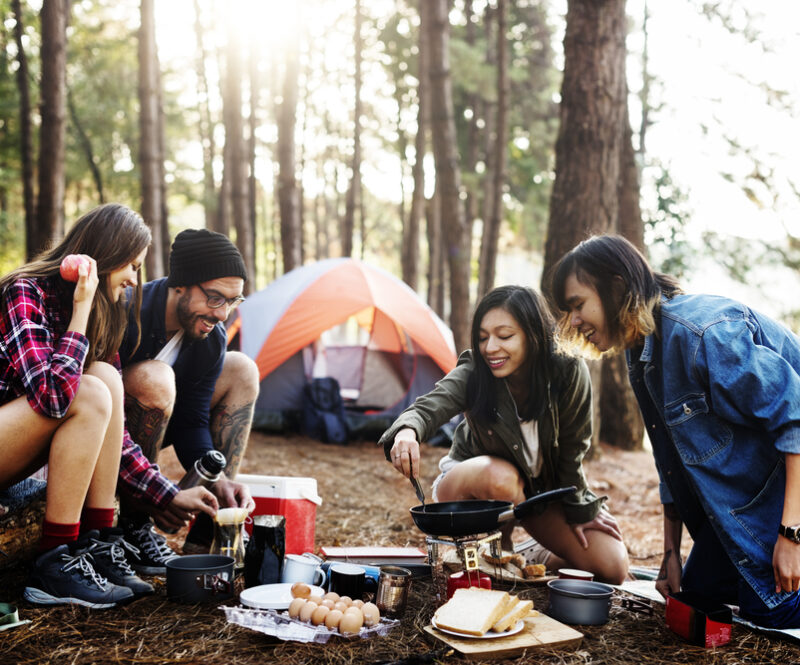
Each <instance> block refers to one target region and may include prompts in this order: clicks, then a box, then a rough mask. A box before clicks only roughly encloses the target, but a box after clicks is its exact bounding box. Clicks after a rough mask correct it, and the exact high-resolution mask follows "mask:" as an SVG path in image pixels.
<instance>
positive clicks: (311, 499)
mask: <svg viewBox="0 0 800 665" xmlns="http://www.w3.org/2000/svg"><path fill="white" fill-rule="evenodd" d="M236 481H237V482H240V483H244V484H245V485H247V486H248V487H249V488H250V494H251V495H252V497H253V500H254V501H255V502H256V507H255V510H253V515H254V516H256V515H283V516H284V517H285V518H286V545H285V550H286V554H303V552H313V551H314V532H315V529H316V522H317V506H319V505H320V504H322V499H321V498H320V496H319V495H318V494H317V481H316V480H315V479H314V478H292V477H288V476H258V475H247V474H241V473H240V474H238V475H237V476H236ZM245 529H246V530H247V531H248V532H249V533H252V524H250V523H247V524H245Z"/></svg>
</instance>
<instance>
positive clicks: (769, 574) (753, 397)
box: [626, 295, 800, 608]
mask: <svg viewBox="0 0 800 665" xmlns="http://www.w3.org/2000/svg"><path fill="white" fill-rule="evenodd" d="M657 315H658V326H657V331H656V333H655V334H653V335H650V336H649V337H647V338H646V339H645V342H644V346H643V347H642V348H641V353H640V354H639V355H638V357H637V353H636V351H630V350H629V351H628V352H627V354H626V355H627V357H628V369H629V374H630V380H631V385H632V386H633V389H634V392H635V394H636V398H637V400H638V401H639V406H640V408H641V411H642V415H643V417H644V420H645V424H646V426H647V432H648V434H649V436H650V440H651V443H652V446H653V455H654V457H655V461H656V466H657V467H658V472H659V476H660V480H661V500H662V503H674V505H675V507H676V509H677V510H678V513H679V514H680V516H681V519H682V520H683V522H684V523H685V524H686V526H687V528H688V529H689V532H690V533H691V532H692V528H693V525H695V524H697V522H698V519H701V518H702V514H701V513H699V512H698V511H702V513H704V514H705V517H706V518H707V519H708V521H709V523H710V524H711V525H712V527H713V528H714V530H715V533H716V534H717V536H718V538H719V540H720V542H721V543H722V545H723V547H724V548H725V551H726V552H727V553H728V555H729V557H730V560H731V562H732V563H733V565H734V566H736V568H737V570H738V571H739V574H740V575H741V576H742V578H743V579H744V580H745V581H747V583H748V584H749V585H750V586H751V587H752V588H753V590H754V591H755V592H756V593H757V594H758V595H759V596H760V597H761V599H762V600H763V601H764V603H765V604H766V605H767V607H769V608H773V607H775V606H776V605H778V604H779V603H781V602H783V601H784V600H786V598H787V594H786V593H781V594H776V593H775V582H774V575H773V571H772V552H773V548H774V546H775V542H776V540H777V537H778V536H777V533H778V525H779V524H780V521H781V515H782V512H783V499H784V490H785V480H786V468H785V461H784V454H785V453H800V339H798V338H797V337H796V336H795V335H794V334H792V333H791V332H790V331H789V330H788V329H786V328H785V327H783V326H782V325H780V324H778V323H776V322H775V321H773V320H771V319H769V318H768V317H766V316H764V315H762V314H758V313H757V312H754V311H753V310H751V309H749V308H747V307H746V306H744V305H742V304H740V303H738V302H735V301H733V300H729V299H726V298H721V297H716V296H707V295H679V296H675V297H674V298H672V299H671V300H662V302H661V307H660V310H659V311H658V312H657Z"/></svg>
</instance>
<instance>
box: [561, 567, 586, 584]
mask: <svg viewBox="0 0 800 665" xmlns="http://www.w3.org/2000/svg"><path fill="white" fill-rule="evenodd" d="M558 579H560V580H583V581H584V582H591V581H592V580H593V579H594V573H590V572H589V571H588V570H578V569H577V568H559V569H558Z"/></svg>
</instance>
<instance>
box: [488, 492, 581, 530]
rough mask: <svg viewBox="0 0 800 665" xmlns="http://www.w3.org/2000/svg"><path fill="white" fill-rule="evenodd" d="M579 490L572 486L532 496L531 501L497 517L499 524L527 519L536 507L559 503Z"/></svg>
mask: <svg viewBox="0 0 800 665" xmlns="http://www.w3.org/2000/svg"><path fill="white" fill-rule="evenodd" d="M577 489H578V488H577V487H575V485H570V486H569V487H559V488H558V489H554V490H549V491H547V492H542V493H541V494H536V495H535V496H532V497H531V498H530V499H525V501H523V502H522V503H519V504H517V505H516V506H514V507H513V508H509V509H508V510H504V511H503V512H502V513H500V515H498V516H497V521H498V522H507V521H508V520H510V519H512V518H516V519H518V520H521V519H522V518H523V517H527V516H528V515H530V514H531V512H532V511H533V508H534V506H536V505H538V504H540V503H549V502H550V501H557V500H558V499H560V498H562V497H565V496H567V495H568V494H572V493H573V492H575V491H576V490H577Z"/></svg>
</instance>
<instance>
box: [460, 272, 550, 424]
mask: <svg viewBox="0 0 800 665" xmlns="http://www.w3.org/2000/svg"><path fill="white" fill-rule="evenodd" d="M497 308H500V309H504V310H505V311H506V312H508V313H509V314H510V315H511V316H513V317H514V319H515V320H516V321H517V323H518V324H519V326H520V328H522V331H523V333H524V334H525V340H526V342H527V344H526V348H527V358H526V361H525V364H524V365H523V368H522V369H524V370H525V371H527V372H528V375H529V381H528V382H527V383H528V385H530V390H529V392H528V397H527V399H526V400H525V403H524V404H517V411H518V413H519V415H520V416H521V417H522V419H523V420H533V419H536V418H539V417H540V416H541V415H542V413H543V412H544V409H545V407H546V406H547V385H548V383H549V380H550V377H551V376H552V374H553V372H552V356H553V353H554V341H553V332H554V327H555V322H554V321H553V316H552V314H551V313H550V310H549V309H548V307H547V304H546V303H545V301H544V298H542V296H540V295H539V294H538V293H536V292H535V291H534V290H533V289H530V288H527V287H524V286H499V287H497V288H496V289H494V290H492V291H490V292H489V293H487V294H486V295H485V296H484V297H483V299H482V300H481V301H480V302H479V303H478V306H477V307H476V308H475V313H474V315H473V317H472V335H471V337H472V356H473V362H474V366H475V371H473V372H472V373H471V374H470V377H469V380H468V381H467V400H468V403H469V404H470V407H469V411H470V415H471V416H472V417H473V418H475V419H476V420H477V421H478V422H481V423H483V424H488V423H491V422H493V421H494V420H495V409H496V408H497V393H498V390H499V389H500V387H499V386H498V379H496V378H495V377H494V376H493V375H492V372H491V370H490V369H489V366H488V365H487V364H486V360H484V358H483V356H482V355H481V352H480V328H481V323H482V322H483V317H484V316H486V314H487V313H488V312H489V311H490V310H493V309H497Z"/></svg>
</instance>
